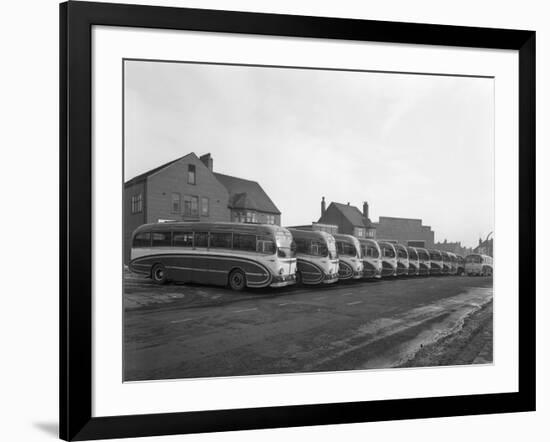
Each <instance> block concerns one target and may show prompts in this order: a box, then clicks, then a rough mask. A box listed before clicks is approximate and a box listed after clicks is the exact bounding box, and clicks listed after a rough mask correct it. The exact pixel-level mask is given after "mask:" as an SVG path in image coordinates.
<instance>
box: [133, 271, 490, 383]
mask: <svg viewBox="0 0 550 442" xmlns="http://www.w3.org/2000/svg"><path fill="white" fill-rule="evenodd" d="M492 298H493V293H492V280H491V279H490V278H481V277H477V278H476V277H471V278H470V277H458V276H449V277H431V278H409V279H399V280H382V281H373V282H364V281H363V282H355V283H348V284H337V285H332V286H327V287H323V288H317V287H315V288H295V287H292V288H285V289H279V290H275V289H270V290H267V289H266V290H260V291H254V292H248V293H234V292H231V291H229V290H226V289H224V288H217V287H201V286H188V285H167V286H161V287H159V286H154V285H153V284H152V283H151V282H150V281H148V280H141V279H138V278H135V277H132V276H130V275H129V276H128V277H127V279H126V293H125V306H126V314H125V337H124V339H125V380H127V381H136V380H145V379H170V378H189V377H211V376H238V375H252V374H270V373H296V372H314V371H336V370H351V369H366V368H386V367H397V366H406V365H407V362H410V361H414V360H415V356H416V354H417V353H418V351H419V349H420V348H422V347H423V346H430V345H431V346H433V345H435V344H436V343H437V342H440V341H442V340H446V341H447V342H452V341H451V340H449V337H450V336H455V335H457V334H460V333H461V330H462V329H463V328H466V327H465V326H464V324H465V321H468V318H475V317H476V316H475V315H476V314H478V312H479V311H481V310H484V309H485V311H486V309H487V306H491V305H492ZM491 311H492V310H491ZM485 316H487V315H485ZM491 316H492V313H491ZM485 324H486V321H485ZM468 328H470V329H472V328H475V324H473V325H472V324H469V325H468ZM485 328H487V327H486V326H485ZM487 332H488V331H487V330H486V329H485V330H484V333H487ZM490 333H491V339H488V340H487V339H486V340H485V344H486V342H492V325H491V330H490ZM475 335H476V333H474V334H473V335H472V336H475ZM467 339H470V338H467ZM465 340H466V338H463V339H462V341H463V342H462V344H461V345H462V346H465V347H467V346H468V342H464V341H465ZM485 347H486V345H485ZM484 351H485V354H488V353H487V351H486V348H485V350H484ZM434 354H435V355H437V352H432V356H431V359H430V365H433V364H437V362H438V361H437V360H435V361H434V359H433V357H434V356H433V355H434ZM490 354H491V355H492V352H491V353H490ZM446 356H447V357H446V359H445V360H446V361H447V362H446V363H450V364H452V363H453V361H452V360H449V357H448V355H446ZM476 356H477V355H476V354H473V355H472V357H471V360H469V361H468V360H466V361H461V362H458V363H472V362H479V361H481V362H490V361H487V360H486V358H482V359H479V358H478V359H477V360H476ZM419 360H425V358H419ZM441 360H443V356H441ZM409 365H410V364H409Z"/></svg>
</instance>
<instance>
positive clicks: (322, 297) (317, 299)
mask: <svg viewBox="0 0 550 442" xmlns="http://www.w3.org/2000/svg"><path fill="white" fill-rule="evenodd" d="M326 298H327V297H326V296H319V297H318V298H313V300H314V301H320V300H321V299H326Z"/></svg>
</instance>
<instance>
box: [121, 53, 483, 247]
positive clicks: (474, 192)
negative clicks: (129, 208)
mask: <svg viewBox="0 0 550 442" xmlns="http://www.w3.org/2000/svg"><path fill="white" fill-rule="evenodd" d="M125 100H126V103H125V137H126V138H125V180H128V179H130V178H132V177H133V176H135V175H137V174H139V173H142V172H144V171H147V170H149V169H151V168H153V167H156V166H159V165H161V164H163V163H165V162H167V161H170V160H172V159H175V158H177V157H180V156H183V155H185V154H187V153H189V152H195V153H196V154H197V155H198V156H200V155H202V154H204V153H207V152H210V153H211V154H212V156H213V158H214V170H215V171H216V172H220V173H224V174H228V175H235V176H238V177H242V178H246V179H250V180H255V181H258V182H259V183H260V184H261V185H262V187H263V188H264V190H265V191H266V192H267V194H268V195H269V196H270V197H271V199H272V200H273V201H274V203H275V204H276V205H277V207H278V208H279V210H280V211H281V212H282V223H283V225H296V224H307V223H311V222H312V221H316V220H317V219H318V218H319V215H320V213H319V212H320V201H321V197H322V196H325V198H326V200H327V203H330V202H331V201H337V202H342V203H347V202H348V201H349V202H350V203H351V204H352V205H356V206H357V207H359V208H361V206H362V202H363V201H365V200H366V201H368V202H369V205H370V217H371V219H372V220H373V221H377V220H378V217H379V216H396V217H407V218H421V219H422V220H423V222H424V224H425V225H430V226H431V227H432V229H433V230H434V231H435V236H436V241H442V240H444V239H447V240H449V241H462V243H463V245H467V246H472V245H476V243H477V239H478V237H479V235H483V237H485V236H486V235H487V234H488V233H489V232H490V231H492V230H493V179H494V171H493V158H494V157H493V153H494V138H493V126H494V124H493V118H494V116H493V114H494V112H493V102H494V97H493V80H492V79H487V78H464V77H443V76H428V75H410V74H388V73H370V72H342V71H323V70H304V69H282V68H264V67H246V66H221V65H197V64H186V63H161V62H142V61H127V62H126V66H125Z"/></svg>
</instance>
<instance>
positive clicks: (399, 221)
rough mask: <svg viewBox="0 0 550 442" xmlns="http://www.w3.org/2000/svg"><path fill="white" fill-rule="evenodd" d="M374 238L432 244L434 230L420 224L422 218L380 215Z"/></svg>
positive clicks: (404, 242) (428, 245)
mask: <svg viewBox="0 0 550 442" xmlns="http://www.w3.org/2000/svg"><path fill="white" fill-rule="evenodd" d="M376 239H380V240H383V239H390V240H396V241H398V242H400V243H402V244H407V241H419V240H420V241H424V247H428V248H432V247H433V245H434V232H432V231H431V230H429V229H426V226H423V225H422V220H419V219H408V218H390V217H385V216H381V217H380V219H379V221H378V223H376Z"/></svg>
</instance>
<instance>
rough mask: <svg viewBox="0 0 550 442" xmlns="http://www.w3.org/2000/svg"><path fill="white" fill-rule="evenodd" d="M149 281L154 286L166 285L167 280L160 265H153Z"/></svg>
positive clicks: (164, 271) (164, 270)
mask: <svg viewBox="0 0 550 442" xmlns="http://www.w3.org/2000/svg"><path fill="white" fill-rule="evenodd" d="M151 279H152V280H153V282H155V284H160V285H162V284H166V283H167V282H168V278H167V277H166V269H165V268H164V266H163V265H162V264H155V265H154V266H153V269H152V270H151Z"/></svg>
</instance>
